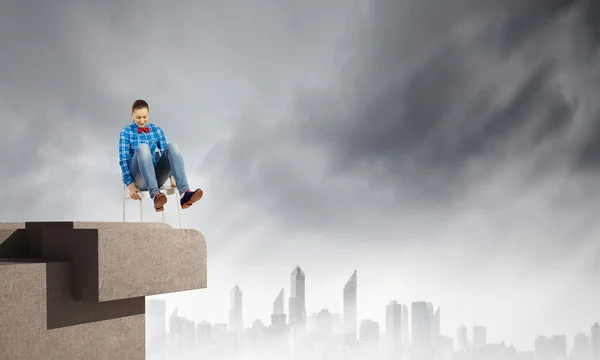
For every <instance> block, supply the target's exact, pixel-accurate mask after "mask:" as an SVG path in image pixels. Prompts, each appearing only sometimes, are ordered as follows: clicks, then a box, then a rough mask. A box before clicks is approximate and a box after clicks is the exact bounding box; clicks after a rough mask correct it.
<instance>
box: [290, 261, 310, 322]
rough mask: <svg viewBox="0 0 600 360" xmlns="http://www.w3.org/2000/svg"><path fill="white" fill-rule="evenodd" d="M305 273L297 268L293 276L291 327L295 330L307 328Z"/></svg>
mask: <svg viewBox="0 0 600 360" xmlns="http://www.w3.org/2000/svg"><path fill="white" fill-rule="evenodd" d="M305 280H306V277H305V275H304V271H302V269H300V267H299V266H296V268H295V269H294V271H292V274H291V294H290V304H289V308H290V325H291V326H292V327H294V328H296V329H297V328H304V327H305V326H306V297H305V296H306V294H305Z"/></svg>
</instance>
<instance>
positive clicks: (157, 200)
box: [154, 192, 167, 212]
mask: <svg viewBox="0 0 600 360" xmlns="http://www.w3.org/2000/svg"><path fill="white" fill-rule="evenodd" d="M166 203H167V195H165V194H163V193H161V192H159V193H158V194H156V195H154V210H156V212H159V211H163V210H164V209H165V206H164V205H165V204H166Z"/></svg>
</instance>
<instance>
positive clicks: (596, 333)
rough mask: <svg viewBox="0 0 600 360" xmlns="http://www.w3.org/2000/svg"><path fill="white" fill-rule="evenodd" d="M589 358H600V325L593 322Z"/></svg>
mask: <svg viewBox="0 0 600 360" xmlns="http://www.w3.org/2000/svg"><path fill="white" fill-rule="evenodd" d="M590 360H600V325H598V323H594V325H592V328H591V334H590Z"/></svg>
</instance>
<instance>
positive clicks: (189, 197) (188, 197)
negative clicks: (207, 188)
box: [181, 189, 204, 209]
mask: <svg viewBox="0 0 600 360" xmlns="http://www.w3.org/2000/svg"><path fill="white" fill-rule="evenodd" d="M202 195H204V192H203V191H202V189H196V190H194V191H191V190H188V191H186V192H185V193H184V194H183V197H181V208H182V209H187V208H189V207H190V206H192V205H193V204H194V203H195V202H196V201H198V200H200V199H202Z"/></svg>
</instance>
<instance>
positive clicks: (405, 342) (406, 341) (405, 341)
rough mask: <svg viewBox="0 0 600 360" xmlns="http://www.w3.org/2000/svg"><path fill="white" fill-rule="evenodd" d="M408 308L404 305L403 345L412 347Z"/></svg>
mask: <svg viewBox="0 0 600 360" xmlns="http://www.w3.org/2000/svg"><path fill="white" fill-rule="evenodd" d="M408 324H409V322H408V306H406V305H405V304H402V325H401V328H402V345H404V346H409V345H410V328H409V326H408Z"/></svg>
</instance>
